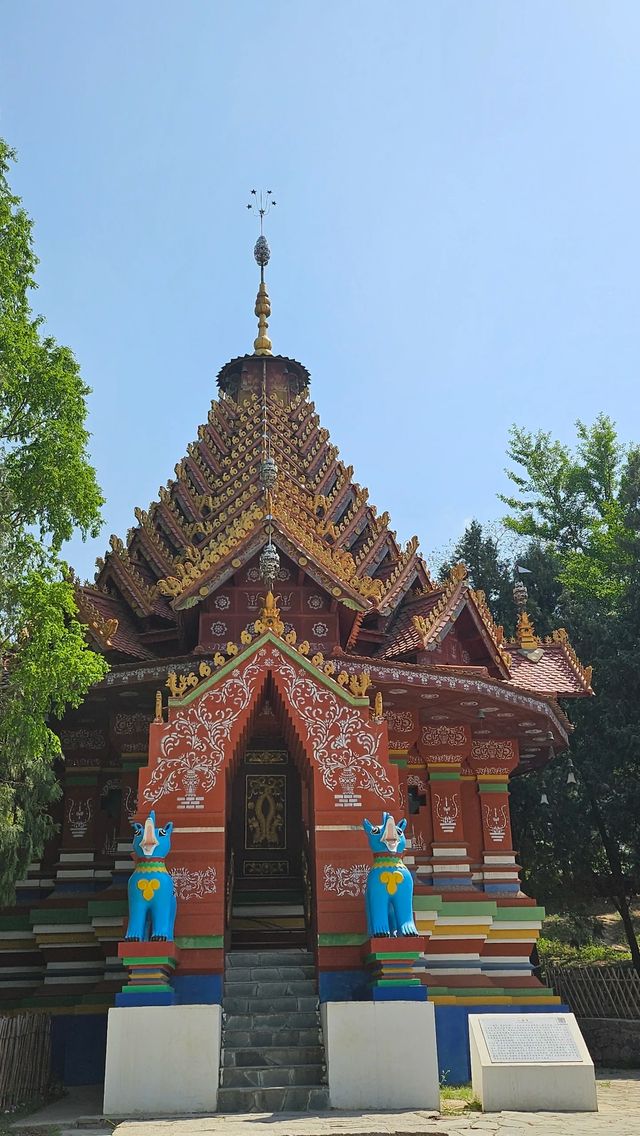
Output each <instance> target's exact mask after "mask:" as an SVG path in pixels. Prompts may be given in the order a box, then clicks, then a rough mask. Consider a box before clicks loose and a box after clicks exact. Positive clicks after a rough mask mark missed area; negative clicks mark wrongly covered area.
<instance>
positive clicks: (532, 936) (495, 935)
mask: <svg viewBox="0 0 640 1136" xmlns="http://www.w3.org/2000/svg"><path fill="white" fill-rule="evenodd" d="M488 937H489V939H490V940H491V942H492V943H515V942H517V940H518V939H524V940H526V941H527V942H531V943H533V942H534V941H535V940H536V939H539V938H540V932H539V931H533V930H532V929H531V928H529V929H528V930H525V931H516V930H513V931H501V930H500V928H499V927H492V928H491V930H490V931H489V936H488Z"/></svg>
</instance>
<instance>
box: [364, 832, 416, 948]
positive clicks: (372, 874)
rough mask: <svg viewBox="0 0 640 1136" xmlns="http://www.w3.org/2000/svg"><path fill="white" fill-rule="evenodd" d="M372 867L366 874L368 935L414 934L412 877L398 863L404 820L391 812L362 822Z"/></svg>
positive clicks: (400, 855)
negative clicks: (380, 820) (374, 819)
mask: <svg viewBox="0 0 640 1136" xmlns="http://www.w3.org/2000/svg"><path fill="white" fill-rule="evenodd" d="M362 827H363V828H364V830H365V832H366V834H367V838H368V840H369V847H370V848H371V851H372V852H373V867H372V868H371V869H370V871H369V875H368V877H367V891H366V904H367V926H368V929H369V934H370V935H371V936H372V937H375V936H378V935H417V934H418V928H417V927H416V925H415V922H414V918H413V879H412V877H411V873H410V872H409V870H408V869H407V868H405V866H404V864H403V862H402V853H403V852H404V850H405V848H406V847H407V838H406V836H405V834H404V830H405V828H406V827H407V822H406V820H401V821H398V824H396V822H395V820H394V819H393V817H392V816H391V813H383V814H382V823H381V824H376V825H373V824H371V822H370V821H368V820H364V821H363V822H362Z"/></svg>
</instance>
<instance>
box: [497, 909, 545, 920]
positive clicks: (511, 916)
mask: <svg viewBox="0 0 640 1136" xmlns="http://www.w3.org/2000/svg"><path fill="white" fill-rule="evenodd" d="M544 916H545V910H544V907H498V908H497V910H496V913H495V918H496V919H497V920H498V921H500V920H505V921H506V922H509V923H511V922H513V923H515V922H516V920H520V921H521V922H522V923H530V922H531V923H532V922H536V921H537V920H540V922H542V920H543V919H544Z"/></svg>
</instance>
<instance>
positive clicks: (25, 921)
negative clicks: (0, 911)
mask: <svg viewBox="0 0 640 1136" xmlns="http://www.w3.org/2000/svg"><path fill="white" fill-rule="evenodd" d="M0 931H27V932H28V934H31V924H30V922H29V916H28V915H27V913H26V911H25V913H24V915H0Z"/></svg>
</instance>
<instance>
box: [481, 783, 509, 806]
mask: <svg viewBox="0 0 640 1136" xmlns="http://www.w3.org/2000/svg"><path fill="white" fill-rule="evenodd" d="M478 792H479V793H508V792H509V785H508V784H507V782H506V781H479V782H478ZM501 807H502V806H501Z"/></svg>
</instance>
